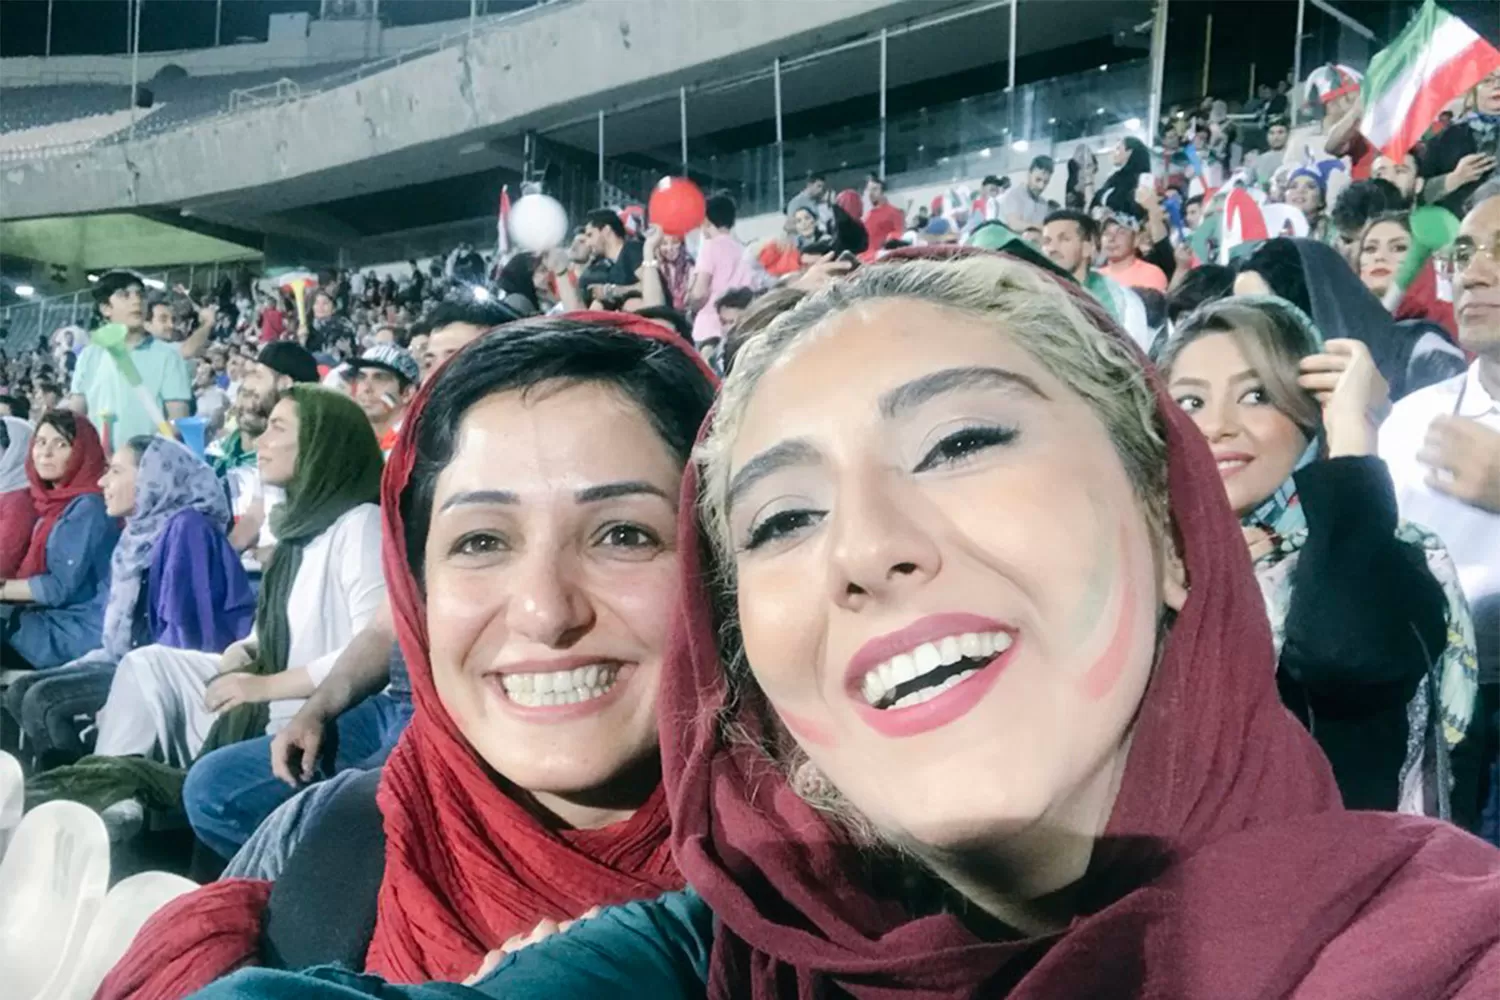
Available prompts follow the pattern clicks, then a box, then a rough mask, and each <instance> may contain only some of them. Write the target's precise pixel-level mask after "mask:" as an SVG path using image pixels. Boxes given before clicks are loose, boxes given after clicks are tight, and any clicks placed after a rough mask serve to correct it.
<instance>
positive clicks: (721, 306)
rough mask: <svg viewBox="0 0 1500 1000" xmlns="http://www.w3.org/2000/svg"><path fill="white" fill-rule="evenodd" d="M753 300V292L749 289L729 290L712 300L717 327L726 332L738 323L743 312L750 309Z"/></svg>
mask: <svg viewBox="0 0 1500 1000" xmlns="http://www.w3.org/2000/svg"><path fill="white" fill-rule="evenodd" d="M754 300H755V292H754V291H753V290H752V289H749V288H731V289H730V290H729V291H727V292H725V293H724V294H723V295H720V296H719V297H718V298H717V299H715V300H714V309H715V310H717V312H718V314H719V326H720V328H721V329H724V330H728V329H729V328H730V327H732V326H734V324H736V323H738V322H739V319H740V317H741V316H743V315H744V314H745V310H746V309H748V308H750V303H751V302H753V301H754Z"/></svg>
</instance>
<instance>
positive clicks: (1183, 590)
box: [1161, 524, 1188, 611]
mask: <svg viewBox="0 0 1500 1000" xmlns="http://www.w3.org/2000/svg"><path fill="white" fill-rule="evenodd" d="M1187 598H1188V578H1187V565H1186V564H1185V563H1184V562H1183V561H1182V555H1181V549H1180V548H1179V546H1178V543H1177V526H1176V525H1175V524H1173V525H1171V526H1170V527H1169V528H1168V530H1167V533H1166V538H1165V539H1164V540H1163V542H1162V553H1161V600H1162V603H1163V604H1165V605H1166V606H1167V607H1169V608H1171V609H1172V610H1173V611H1181V610H1182V606H1183V605H1184V604H1186V603H1187Z"/></svg>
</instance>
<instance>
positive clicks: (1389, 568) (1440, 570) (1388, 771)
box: [1161, 297, 1475, 814]
mask: <svg viewBox="0 0 1500 1000" xmlns="http://www.w3.org/2000/svg"><path fill="white" fill-rule="evenodd" d="M1161 369H1162V374H1163V376H1164V377H1165V378H1166V379H1167V384H1168V390H1169V391H1170V392H1171V394H1172V397H1173V398H1174V399H1175V400H1176V402H1177V405H1178V406H1180V407H1182V408H1183V410H1185V411H1186V412H1187V414H1188V415H1189V416H1190V417H1191V418H1192V420H1193V422H1194V423H1195V424H1196V425H1197V426H1198V429H1199V430H1200V431H1202V432H1203V435H1204V437H1206V438H1207V439H1208V443H1209V447H1210V448H1211V449H1212V450H1213V454H1214V458H1215V460H1216V461H1217V462H1218V465H1219V475H1220V477H1221V478H1222V479H1223V481H1224V488H1225V491H1226V492H1227V493H1228V495H1229V504H1230V506H1231V507H1232V508H1234V512H1235V514H1236V515H1237V516H1238V517H1239V518H1240V523H1241V524H1242V526H1243V527H1244V531H1245V540H1246V542H1247V544H1248V545H1249V548H1250V555H1251V559H1252V560H1253V562H1254V564H1255V572H1256V578H1257V580H1258V581H1259V582H1260V585H1261V591H1262V592H1263V593H1264V595H1265V599H1266V611H1267V612H1268V614H1269V615H1270V620H1271V633H1272V637H1273V639H1274V641H1275V646H1276V652H1277V655H1278V657H1279V672H1278V674H1277V687H1278V688H1279V690H1280V692H1281V697H1282V700H1283V701H1284V702H1286V705H1287V708H1288V709H1290V710H1291V712H1292V714H1294V715H1296V716H1297V717H1298V718H1299V719H1301V720H1302V722H1303V724H1304V725H1306V726H1307V727H1308V728H1309V729H1310V730H1311V731H1312V733H1313V735H1314V737H1315V738H1316V739H1317V741H1318V744H1319V745H1320V746H1321V747H1322V748H1323V752H1324V753H1326V754H1327V755H1328V759H1329V761H1330V763H1332V765H1333V775H1334V778H1335V780H1337V782H1338V785H1339V790H1340V791H1341V792H1342V793H1343V798H1344V805H1345V806H1346V807H1348V808H1350V809H1380V810H1385V811H1396V810H1399V811H1401V812H1407V813H1416V814H1423V813H1429V812H1430V813H1435V812H1436V811H1437V803H1438V797H1439V789H1438V788H1436V787H1435V785H1434V784H1432V783H1428V782H1426V781H1424V780H1423V777H1424V775H1423V768H1424V760H1423V758H1424V756H1425V757H1426V762H1425V764H1426V767H1427V768H1428V769H1430V770H1435V771H1436V773H1438V774H1443V775H1446V774H1447V773H1448V768H1447V767H1441V766H1439V767H1436V768H1433V759H1434V758H1433V756H1432V755H1434V754H1441V755H1443V756H1446V755H1447V753H1449V752H1450V751H1451V750H1452V749H1453V748H1454V747H1455V746H1456V745H1457V744H1458V743H1459V742H1460V741H1461V740H1462V739H1463V737H1464V734H1465V732H1466V731H1467V729H1468V723H1469V720H1470V718H1471V717H1472V714H1473V707H1474V706H1473V699H1474V688H1475V674H1474V640H1473V634H1474V629H1473V624H1472V622H1471V621H1470V618H1469V609H1468V606H1467V604H1466V603H1465V602H1464V600H1463V593H1462V591H1461V590H1460V589H1459V587H1458V580H1457V574H1456V572H1455V571H1454V568H1453V562H1452V560H1451V559H1450V558H1449V557H1448V553H1447V551H1446V550H1445V549H1444V548H1443V546H1442V543H1441V542H1439V541H1438V540H1437V539H1436V538H1435V537H1434V536H1433V535H1432V534H1431V533H1429V532H1427V531H1425V530H1424V529H1421V528H1418V527H1415V526H1413V525H1410V524H1406V523H1398V521H1397V516H1396V500H1395V495H1394V493H1393V491H1392V487H1391V477H1390V473H1389V472H1388V471H1386V467H1385V463H1384V462H1382V461H1380V459H1378V458H1376V457H1375V446H1376V439H1375V429H1376V428H1377V427H1378V426H1379V424H1380V420H1381V418H1382V417H1383V416H1384V414H1385V411H1386V409H1387V407H1388V406H1389V403H1388V401H1387V388H1386V385H1385V380H1384V379H1383V378H1381V376H1380V372H1379V371H1378V370H1377V369H1376V368H1375V365H1374V362H1373V361H1371V360H1370V354H1369V349H1368V348H1366V347H1365V345H1364V344H1362V343H1360V342H1359V341H1357V340H1336V341H1332V342H1329V343H1327V344H1324V343H1323V340H1322V337H1321V336H1320V335H1319V334H1318V332H1317V330H1316V329H1315V328H1314V327H1313V325H1312V321H1311V320H1309V319H1307V317H1306V316H1305V315H1304V314H1303V313H1302V312H1301V311H1300V310H1298V309H1297V308H1296V307H1295V306H1293V305H1291V304H1290V303H1288V302H1285V301H1284V300H1281V299H1275V298H1256V297H1249V298H1234V299H1227V300H1224V301H1221V302H1216V303H1213V304H1210V305H1207V306H1204V307H1203V308H1202V309H1200V310H1199V311H1198V312H1195V313H1193V314H1192V315H1191V316H1189V317H1188V318H1187V319H1186V320H1184V321H1183V323H1182V325H1181V327H1180V328H1179V329H1178V332H1177V334H1176V336H1174V337H1173V338H1172V341H1171V343H1170V345H1169V346H1168V347H1167V350H1166V352H1165V354H1164V356H1163V357H1162V361H1161ZM1429 669H1433V670H1434V681H1433V683H1431V684H1430V685H1429V684H1427V683H1425V682H1426V681H1427V679H1428V671H1429ZM1439 690H1441V692H1442V700H1441V702H1440V707H1441V713H1440V714H1439V713H1429V711H1428V707H1427V705H1428V702H1427V698H1428V695H1429V694H1430V693H1432V692H1437V691H1439ZM1419 691H1420V695H1419V694H1418V692H1419ZM1414 699H1415V700H1414ZM1440 723H1441V725H1440ZM1443 733H1446V734H1447V735H1446V736H1442V737H1441V739H1442V742H1441V743H1439V742H1438V738H1439V736H1440V734H1443ZM1409 748H1410V752H1409ZM1448 791H1449V789H1447V788H1443V789H1441V794H1442V795H1443V796H1445V797H1446V795H1447V793H1448ZM1470 791H1471V790H1470Z"/></svg>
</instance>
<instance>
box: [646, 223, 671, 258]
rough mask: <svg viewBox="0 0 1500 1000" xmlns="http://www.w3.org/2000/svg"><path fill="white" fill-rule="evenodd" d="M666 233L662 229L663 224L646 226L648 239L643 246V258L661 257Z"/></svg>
mask: <svg viewBox="0 0 1500 1000" xmlns="http://www.w3.org/2000/svg"><path fill="white" fill-rule="evenodd" d="M664 235H665V234H664V233H663V232H662V231H661V226H647V227H646V241H645V243H644V244H643V245H642V246H641V257H642V259H644V260H653V261H654V260H658V259H660V256H659V255H660V253H661V240H662V236H664Z"/></svg>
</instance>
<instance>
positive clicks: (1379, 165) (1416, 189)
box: [1370, 150, 1423, 211]
mask: <svg viewBox="0 0 1500 1000" xmlns="http://www.w3.org/2000/svg"><path fill="white" fill-rule="evenodd" d="M1418 170H1419V167H1418V164H1417V154H1416V151H1415V150H1411V151H1409V152H1407V153H1406V155H1404V156H1402V157H1401V159H1400V160H1393V159H1391V158H1390V157H1389V156H1386V155H1385V154H1384V153H1379V154H1377V155H1376V157H1375V165H1374V167H1373V168H1371V170H1370V176H1371V177H1372V178H1374V179H1375V180H1378V181H1385V182H1386V183H1388V184H1390V185H1392V186H1393V187H1395V189H1396V191H1397V193H1399V194H1400V196H1401V209H1402V210H1403V211H1410V210H1411V209H1412V208H1414V207H1415V206H1416V201H1417V196H1418V195H1419V194H1421V193H1422V183H1423V182H1422V178H1421V177H1420V176H1418Z"/></svg>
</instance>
